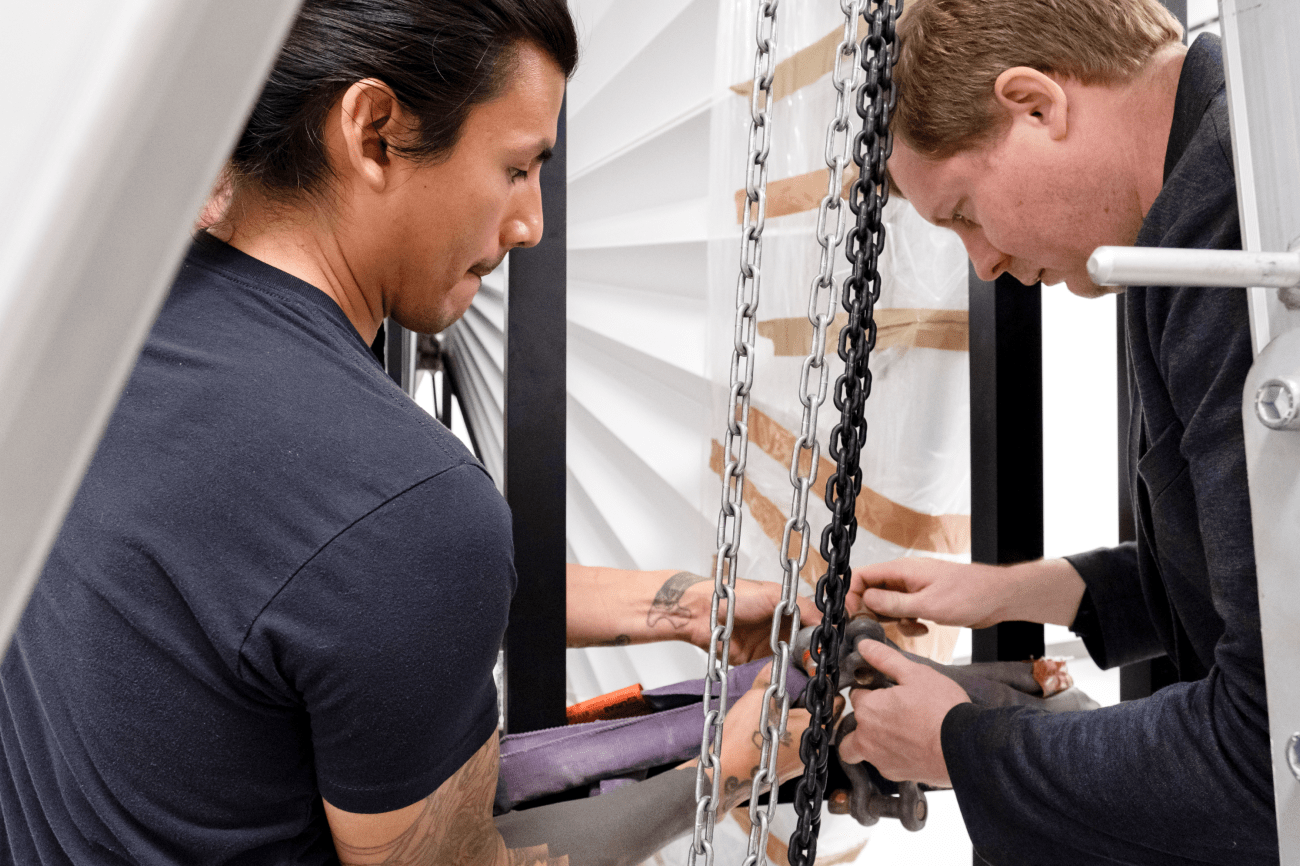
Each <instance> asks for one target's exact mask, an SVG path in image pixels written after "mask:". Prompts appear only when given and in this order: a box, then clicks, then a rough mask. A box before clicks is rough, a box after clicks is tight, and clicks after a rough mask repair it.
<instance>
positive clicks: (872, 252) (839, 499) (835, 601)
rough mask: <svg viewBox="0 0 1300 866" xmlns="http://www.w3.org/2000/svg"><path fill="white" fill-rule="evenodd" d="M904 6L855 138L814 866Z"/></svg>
mask: <svg viewBox="0 0 1300 866" xmlns="http://www.w3.org/2000/svg"><path fill="white" fill-rule="evenodd" d="M902 11H903V0H894V2H888V0H882V2H878V3H876V5H875V8H874V10H873V11H872V15H871V28H870V31H869V32H868V33H867V36H866V38H865V39H863V40H862V67H863V69H865V70H866V73H867V74H866V80H865V81H864V82H863V85H862V88H861V90H859V91H858V104H857V108H858V115H859V116H860V117H861V118H862V131H861V132H860V133H858V136H857V138H856V139H854V143H853V161H854V162H855V163H857V165H858V179H857V180H856V181H854V182H853V187H852V189H851V190H850V191H849V207H850V208H851V209H852V210H853V213H854V214H855V215H856V216H857V222H856V224H855V225H854V227H853V228H852V229H851V230H850V231H849V236H848V243H847V249H846V252H847V255H848V258H849V261H850V262H852V263H853V273H852V275H851V276H850V277H849V278H848V279H847V280H845V281H844V288H843V290H842V295H841V303H842V305H843V307H844V309H845V310H846V311H847V312H848V314H849V320H848V324H846V325H845V326H844V329H843V330H842V331H840V339H839V355H840V358H841V359H842V360H843V361H844V372H843V374H841V375H840V377H839V378H838V379H837V380H836V382H835V406H836V408H838V409H839V410H840V422H839V423H838V424H836V425H835V427H834V429H832V430H831V438H830V449H829V453H830V456H831V457H833V458H834V459H835V466H836V469H835V474H834V475H832V476H831V477H830V478H828V479H827V481H826V505H827V506H828V507H829V508H830V509H831V522H830V524H829V525H828V526H827V527H826V529H825V530H823V531H822V538H821V552H822V556H823V557H824V558H825V559H826V563H827V569H826V574H825V575H824V576H823V577H822V578H821V580H819V581H818V582H817V596H816V600H817V608H818V609H819V610H820V611H822V614H823V618H822V622H821V624H820V625H818V626H817V628H816V629H814V630H813V633H812V659H813V661H814V662H816V664H817V672H816V674H815V675H814V676H813V678H812V681H811V682H809V683H808V685H807V687H806V688H805V690H804V703H805V705H806V706H807V708H808V711H809V712H810V713H811V715H812V723H811V724H810V725H809V726H808V729H807V730H806V731H804V735H803V739H802V740H801V741H800V743H799V757H800V758H801V759H802V760H803V764H804V773H803V778H802V779H800V781H799V783H798V786H797V787H796V788H795V795H794V804H795V812H796V813H797V814H798V816H799V822H798V826H797V827H796V828H795V831H794V832H793V833H792V834H791V835H790V849H789V854H790V858H789V859H790V864H791V866H812V864H813V862H814V861H815V860H816V858H817V833H818V831H819V830H820V829H821V810H822V798H823V797H824V795H825V793H826V772H827V762H828V761H829V759H830V750H831V742H832V737H833V734H834V731H833V730H832V726H833V724H834V721H835V720H834V705H835V696H836V693H837V692H838V689H837V688H836V683H838V681H839V659H840V644H841V642H842V640H843V637H844V597H845V595H846V594H847V593H848V589H849V581H850V579H851V573H850V568H849V552H850V550H851V549H852V547H853V541H854V538H855V537H856V536H857V532H858V520H857V515H856V512H855V510H854V509H855V508H856V506H857V498H858V493H859V491H861V489H862V469H861V466H860V465H859V463H860V458H861V454H862V445H863V442H864V441H865V440H866V436H867V422H866V417H865V410H866V402H867V397H869V396H870V395H871V370H870V369H869V368H868V361H869V360H870V357H871V350H872V349H873V348H874V347H875V345H876V322H875V317H874V313H875V305H876V302H877V301H878V300H880V270H879V263H880V254H881V252H882V251H883V250H884V248H885V227H884V224H883V223H882V222H881V211H882V210H883V209H884V207H885V202H886V201H888V199H889V184H888V182H887V180H886V175H885V161H886V160H887V159H888V158H889V154H890V152H891V151H892V149H893V139H892V137H891V136H890V132H889V118H890V115H891V114H892V113H893V110H894V104H895V103H896V102H897V99H898V90H897V86H896V85H895V84H894V64H895V63H896V62H897V60H898V42H897V36H896V33H895V29H894V28H895V24H896V22H897V21H898V15H899V13H901V12H902Z"/></svg>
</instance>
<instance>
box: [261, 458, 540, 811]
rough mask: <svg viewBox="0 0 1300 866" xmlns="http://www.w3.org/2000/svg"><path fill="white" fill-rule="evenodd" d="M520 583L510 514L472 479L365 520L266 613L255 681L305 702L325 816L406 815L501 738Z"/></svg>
mask: <svg viewBox="0 0 1300 866" xmlns="http://www.w3.org/2000/svg"><path fill="white" fill-rule="evenodd" d="M514 583H515V575H514V566H513V546H512V541H511V532H510V515H509V511H508V509H507V507H506V505H505V502H504V501H503V500H502V499H501V497H500V496H499V495H498V494H497V492H496V490H495V489H494V488H493V486H492V483H491V481H490V480H489V479H488V478H487V476H486V475H485V474H484V473H483V471H482V469H481V468H479V467H477V466H469V465H462V466H458V467H455V468H452V469H449V470H447V471H445V472H442V473H441V474H439V475H436V476H434V477H432V478H429V479H427V480H425V481H423V482H422V483H420V484H417V485H415V486H414V487H412V488H410V489H409V490H407V491H405V492H404V493H402V494H400V495H398V496H396V497H394V498H393V499H390V500H389V501H387V502H385V503H384V504H383V505H381V506H380V507H379V508H377V509H375V510H374V511H372V512H371V513H370V514H368V515H366V516H365V517H363V518H362V519H360V520H358V521H357V522H356V523H354V524H353V525H352V526H350V527H349V528H348V529H347V530H345V531H344V532H342V533H341V534H340V535H338V536H337V537H336V538H334V539H333V540H332V541H331V542H330V543H329V544H328V545H327V546H326V547H325V548H324V549H322V550H321V551H320V552H319V553H318V554H317V555H316V556H315V557H314V558H313V559H312V560H311V561H310V562H308V563H307V564H306V565H305V566H304V567H303V568H302V569H301V570H299V572H298V573H297V574H296V575H295V576H294V577H293V579H292V580H291V581H289V583H288V584H287V585H286V586H285V587H284V589H282V590H281V591H280V593H279V594H278V595H277V596H276V598H275V599H274V601H272V602H271V604H270V605H268V607H267V609H266V610H265V611H264V612H263V613H262V615H261V616H260V617H259V618H258V620H257V623H256V624H255V626H254V629H253V631H252V633H251V634H250V636H249V639H248V640H247V641H246V642H245V647H244V652H243V658H244V659H246V660H247V661H246V662H245V673H246V676H248V677H250V678H253V679H256V678H258V677H265V678H272V679H279V680H280V681H281V682H282V683H283V685H284V686H285V687H287V689H286V690H288V691H290V692H292V693H295V694H298V695H300V696H301V700H302V703H303V706H304V707H305V709H306V710H307V713H308V715H309V717H310V725H311V732H310V736H311V744H312V752H313V754H312V755H311V756H310V759H311V760H313V761H314V762H315V767H316V774H317V780H318V784H319V787H320V791H321V794H322V796H323V797H324V798H325V799H326V800H327V801H328V802H329V803H331V804H333V805H334V806H337V807H339V808H340V809H344V810H346V811H349V812H361V813H378V812H386V811H391V810H394V809H399V808H402V807H404V806H408V805H410V804H411V803H414V802H416V801H418V800H421V799H423V798H425V797H427V796H428V795H429V794H431V793H433V791H434V790H436V789H437V788H438V786H439V785H441V784H442V783H443V782H444V781H445V780H446V779H447V778H449V777H450V776H451V775H452V774H453V773H455V772H456V770H457V769H459V768H460V766H461V765H462V764H464V763H465V761H466V760H468V759H469V757H470V756H471V755H473V754H474V752H476V751H477V750H478V749H479V747H480V746H482V745H483V743H484V742H486V741H487V739H488V737H490V736H492V735H493V733H494V732H495V731H496V727H497V695H496V687H495V684H494V682H493V679H492V668H493V665H494V664H495V662H496V657H497V651H498V649H499V648H500V646H501V638H502V635H503V634H504V631H505V625H506V619H507V613H508V610H509V603H510V597H511V595H512V593H513V591H514Z"/></svg>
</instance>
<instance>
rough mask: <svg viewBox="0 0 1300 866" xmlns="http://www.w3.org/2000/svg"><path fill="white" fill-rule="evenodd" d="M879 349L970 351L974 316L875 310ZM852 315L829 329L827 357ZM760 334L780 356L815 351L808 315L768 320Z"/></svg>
mask: <svg viewBox="0 0 1300 866" xmlns="http://www.w3.org/2000/svg"><path fill="white" fill-rule="evenodd" d="M875 319H876V349H878V350H879V349H889V348H893V347H903V348H919V349H946V350H948V351H952V352H968V351H970V314H969V313H968V312H967V311H965V310H933V309H879V310H876V311H875ZM848 320H849V316H848V313H839V314H838V315H836V316H835V321H834V322H832V323H831V326H830V327H829V328H827V330H826V348H825V352H826V353H827V354H834V352H835V350H836V346H837V345H838V344H839V338H840V331H841V330H842V329H843V328H844V326H845V325H846V324H848ZM758 334H759V336H761V337H766V338H767V339H769V340H771V341H772V345H773V348H774V350H775V353H776V356H777V357H779V358H780V357H799V358H801V357H803V356H805V355H807V354H808V352H809V351H810V350H811V349H812V338H813V326H812V323H811V322H809V321H808V317H807V316H791V317H790V318H785V319H768V320H767V321H763V322H759V323H758Z"/></svg>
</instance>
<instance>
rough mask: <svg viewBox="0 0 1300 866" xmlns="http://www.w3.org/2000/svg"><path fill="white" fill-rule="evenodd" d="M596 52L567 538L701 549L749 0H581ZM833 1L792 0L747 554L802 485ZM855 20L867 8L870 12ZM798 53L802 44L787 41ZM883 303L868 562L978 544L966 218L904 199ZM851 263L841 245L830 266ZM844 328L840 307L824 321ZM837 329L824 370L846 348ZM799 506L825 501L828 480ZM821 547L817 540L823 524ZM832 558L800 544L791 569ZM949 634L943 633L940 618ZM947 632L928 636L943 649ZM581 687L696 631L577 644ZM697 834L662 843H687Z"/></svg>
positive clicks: (690, 660) (629, 679) (834, 829)
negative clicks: (973, 526)
mask: <svg viewBox="0 0 1300 866" xmlns="http://www.w3.org/2000/svg"><path fill="white" fill-rule="evenodd" d="M570 5H571V7H572V8H573V10H574V13H575V17H576V18H577V19H578V24H579V28H580V31H581V32H582V33H583V37H584V58H583V64H582V65H581V66H580V68H579V72H578V75H577V77H576V78H575V80H574V81H573V83H572V85H571V87H570V90H569V112H570V113H569V118H570V127H569V140H570V142H571V144H570V148H571V150H570V175H569V181H570V184H569V215H570V224H569V238H570V250H569V252H570V259H569V274H570V285H569V311H570V312H569V317H570V327H569V340H570V349H569V390H570V403H569V446H568V447H569V470H570V475H569V506H568V535H569V547H570V552H571V558H572V559H573V560H575V561H580V562H583V563H586V564H591V565H609V566H621V567H625V568H686V569H691V570H695V571H697V572H700V573H703V574H707V573H711V568H712V562H713V556H714V539H715V534H716V530H715V527H716V520H717V513H718V507H719V494H720V489H721V488H720V478H719V475H718V471H717V470H718V469H719V468H720V460H719V457H720V444H719V443H720V442H721V440H722V432H723V419H724V417H725V410H726V402H727V401H726V398H727V375H728V370H729V358H730V346H731V335H732V329H733V324H732V323H733V316H734V303H735V282H736V275H737V270H738V255H739V235H740V227H739V224H738V213H737V203H736V193H737V190H739V189H740V187H741V186H742V184H743V179H744V162H745V159H746V136H747V129H748V105H749V100H748V90H747V81H748V79H749V78H750V76H751V75H752V69H753V56H752V50H753V48H752V47H753V21H754V2H753V0H665V2H663V3H656V4H645V3H634V2H625V0H573V2H571V4H570ZM842 25H843V18H842V15H841V13H840V11H839V5H838V4H837V3H826V2H820V0H819V2H813V0H783V2H782V4H781V7H780V23H779V32H778V40H779V47H778V59H779V60H781V61H786V62H784V63H783V64H782V66H781V67H780V68H779V69H778V81H777V90H778V101H777V102H776V103H775V106H774V110H773V120H774V138H773V146H772V153H771V156H770V157H769V167H770V184H771V185H770V187H769V214H770V216H769V220H768V227H767V234H766V240H765V250H764V264H765V274H764V285H763V296H762V299H761V305H760V312H759V333H760V337H759V340H758V346H757V352H758V356H759V357H758V363H757V370H756V376H755V385H754V395H755V396H754V402H753V416H752V424H751V438H752V443H751V448H750V458H749V472H748V480H747V484H746V488H747V489H746V512H745V520H744V523H745V526H744V529H745V533H744V539H743V542H742V552H741V562H740V569H741V570H740V574H741V575H742V576H744V577H749V578H755V579H765V580H779V579H780V577H781V566H780V561H779V559H778V556H777V546H778V543H779V539H780V533H781V529H782V526H783V524H784V521H785V518H786V516H787V513H788V509H789V505H790V496H791V488H790V483H789V480H788V467H789V459H790V448H791V445H792V442H793V439H794V434H793V433H792V432H791V431H797V430H798V427H799V419H800V411H801V406H800V404H799V401H798V396H797V385H798V377H799V370H800V366H801V364H802V361H803V357H804V356H805V354H806V353H807V351H808V347H809V343H810V342H811V334H812V328H811V325H810V324H809V323H808V320H807V307H808V291H809V286H810V285H811V282H812V280H813V277H814V275H815V274H816V272H817V264H818V258H819V254H820V247H819V246H818V245H817V243H816V240H815V239H814V227H815V224H816V217H817V213H816V208H817V205H818V204H819V203H820V201H821V198H822V196H823V195H824V194H825V190H826V165H825V161H824V144H825V134H826V125H827V122H828V121H829V119H830V117H831V113H832V109H833V107H834V96H835V94H834V90H833V88H832V87H831V84H830V76H829V74H828V73H829V66H826V61H827V59H828V58H829V60H830V61H832V62H833V59H834V50H835V46H836V45H837V44H838V43H839V40H840V35H841V31H842ZM865 32H866V31H865V27H864V28H863V29H862V33H863V35H865ZM792 58H793V59H792ZM885 217H886V222H887V225H888V235H887V238H888V240H887V244H888V247H887V252H886V254H885V256H884V260H883V264H882V272H883V285H882V297H881V300H880V304H879V306H878V312H877V322H878V324H879V326H880V336H879V341H878V349H877V352H876V353H875V355H874V357H873V359H872V369H873V371H874V374H875V382H874V388H873V393H872V396H871V399H870V400H869V401H868V408H867V417H868V423H869V429H870V432H869V434H868V441H867V447H866V450H865V451H864V454H863V472H864V487H865V490H864V494H863V496H862V497H861V502H862V503H863V504H862V507H860V509H859V522H860V526H861V527H862V528H860V530H859V532H858V536H857V544H856V546H855V549H854V553H853V563H854V564H855V565H860V564H865V563H869V562H877V561H882V560H887V559H892V558H895V557H898V556H903V555H912V554H923V555H934V556H942V557H946V558H950V559H955V560H964V559H967V558H968V555H969V547H970V517H969V514H970V503H969V483H970V482H969V479H970V468H969V439H968V428H969V423H968V404H969V398H968V381H967V380H968V373H967V359H968V355H967V352H966V346H967V335H966V324H967V314H966V258H965V255H964V253H963V251H962V249H961V246H960V243H959V242H958V240H957V239H956V237H955V236H953V235H951V234H950V233H946V232H942V231H940V230H937V229H934V228H933V227H931V226H929V225H928V224H926V223H925V222H924V221H922V220H921V219H920V218H919V217H918V216H917V215H916V214H915V212H914V211H913V210H912V209H911V207H910V206H909V205H907V204H906V203H904V202H891V203H890V205H889V206H888V208H887V210H886V213H885ZM847 272H848V262H847V260H846V259H845V258H844V257H843V254H842V253H840V254H837V258H836V277H837V279H842V278H843V277H844V276H845V275H846V274H847ZM835 330H837V329H835ZM833 340H834V337H833V335H832V339H831V340H829V341H828V343H829V344H830V345H831V353H830V357H829V358H828V364H829V365H830V368H831V376H832V384H833V381H834V377H835V376H836V375H838V373H839V371H840V370H841V369H842V364H841V362H840V361H839V359H838V358H837V357H836V356H835V351H834V341H833ZM837 415H838V413H837V412H836V411H835V409H834V407H833V406H832V405H831V404H830V402H829V401H828V402H827V405H826V406H825V407H824V408H823V410H822V413H821V417H822V423H821V435H820V440H821V442H822V453H823V463H822V471H821V472H820V473H819V476H818V482H817V485H816V486H815V488H814V495H813V496H812V497H811V498H810V505H809V521H810V524H811V525H812V526H813V527H814V532H816V533H817V534H818V535H819V534H820V528H821V526H823V525H824V524H825V522H826V520H827V519H828V515H829V512H828V509H827V508H826V506H825V505H824V504H823V503H822V502H821V500H820V497H821V494H822V489H823V488H824V481H825V477H826V472H825V467H826V465H827V462H826V460H825V454H826V441H827V437H828V433H829V431H830V429H831V426H832V424H833V423H834V422H835V420H836V417H837ZM813 547H814V549H815V547H816V543H815V540H814V545H813ZM821 570H823V566H822V564H821V562H820V558H819V557H816V556H813V557H810V565H809V567H808V568H807V569H805V572H804V577H805V580H804V581H803V586H802V588H801V589H802V591H803V592H805V594H809V593H811V589H812V585H813V583H814V582H815V580H816V578H817V577H818V576H819V574H820V572H821ZM936 634H939V633H938V632H936ZM953 639H954V634H953V633H952V632H947V633H945V634H943V639H942V640H932V641H930V642H929V644H928V645H921V646H916V647H915V649H917V650H918V651H922V652H929V653H931V654H933V655H936V656H938V657H944V656H947V655H949V654H950V653H951V650H952V642H953ZM568 667H569V689H570V700H584V699H586V698H589V697H592V696H594V695H596V694H600V693H603V692H606V691H612V690H614V689H616V688H620V687H623V686H626V685H628V684H629V683H633V682H641V683H643V684H644V685H645V686H646V687H647V688H652V687H655V686H658V685H663V684H665V683H668V682H673V681H675V680H681V679H691V678H696V677H699V676H700V675H701V672H702V670H703V654H702V653H700V652H699V651H698V650H695V649H694V648H691V647H686V646H684V645H681V644H660V645H650V646H643V647H620V648H603V649H593V650H570V651H569V660H568ZM742 813H743V810H742ZM742 813H737V814H736V815H733V816H728V817H726V818H725V819H724V820H723V821H722V822H720V824H719V827H718V830H717V836H716V839H715V844H716V846H717V848H718V862H719V863H727V862H731V861H733V860H734V861H736V862H739V860H740V859H741V856H742V855H743V852H744V848H745V842H746V839H747V836H748V832H749V828H748V827H747V826H744V824H745V821H744V816H743V814H742ZM823 820H824V824H823V828H822V837H821V838H822V842H821V847H820V849H819V862H829V863H833V862H848V861H850V860H852V859H855V858H856V857H857V855H858V853H859V852H861V851H863V849H864V846H865V845H866V840H867V836H868V831H867V830H865V829H864V828H861V827H860V826H858V825H857V823H856V822H854V821H853V820H852V819H847V818H840V817H835V816H829V815H827V816H824V818H823ZM792 829H793V813H792V811H791V810H790V809H789V807H782V809H781V810H779V815H778V820H777V823H776V825H775V826H774V827H773V833H772V839H771V840H770V844H769V846H768V849H769V857H770V858H771V859H772V861H773V862H775V863H781V862H784V861H785V844H786V842H785V840H786V839H787V838H788V836H789V833H790V831H791V830H792ZM685 844H686V843H685V842H681V843H678V844H677V845H675V846H672V847H670V848H669V849H666V850H665V851H664V852H663V853H661V854H660V855H659V858H658V859H659V860H660V861H662V862H664V863H675V862H680V861H681V860H682V858H683V855H684V851H685V847H684V846H685Z"/></svg>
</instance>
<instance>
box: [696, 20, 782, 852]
mask: <svg viewBox="0 0 1300 866" xmlns="http://www.w3.org/2000/svg"><path fill="white" fill-rule="evenodd" d="M778 2H779V0H762V2H760V3H759V5H758V9H757V14H756V16H755V19H756V21H755V28H754V30H755V41H756V43H757V51H756V52H755V55H754V87H753V90H752V91H751V94H750V103H749V116H750V125H749V161H748V163H747V164H746V168H745V213H744V216H743V220H742V231H741V238H740V276H739V278H738V279H737V281H736V328H735V334H734V339H733V351H732V355H731V395H730V402H729V404H728V409H727V432H726V437H725V444H724V447H723V459H724V465H723V471H722V507H721V509H720V510H719V512H718V551H717V559H716V561H715V562H714V568H713V603H712V606H711V608H710V610H709V629H710V634H711V640H710V641H709V660H708V667H707V669H706V671H705V676H704V731H703V734H702V736H701V739H700V763H699V767H698V768H697V773H696V777H695V801H696V805H695V836H694V839H693V841H692V844H691V851H690V857H689V861H688V862H689V863H690V864H691V866H695V864H696V863H697V861H698V859H699V858H700V857H703V858H704V866H713V827H714V824H715V823H716V822H717V817H718V806H719V805H720V797H719V792H720V787H721V782H722V780H721V778H720V777H721V774H722V727H723V723H724V722H725V721H726V717H727V670H728V667H729V659H730V655H731V632H732V626H733V625H734V623H735V615H736V565H737V558H738V554H739V553H740V530H741V516H742V513H743V511H742V503H743V501H744V493H745V459H746V455H747V453H748V450H749V391H750V388H751V387H752V386H753V383H754V342H755V340H754V336H755V332H756V323H755V314H756V313H757V311H758V299H759V290H760V286H761V282H762V262H763V229H764V226H765V224H766V222H767V156H768V152H769V151H770V150H771V148H772V114H771V109H772V79H773V78H774V77H775V74H776V10H777V5H778ZM724 600H725V602H726V621H725V623H724V624H719V622H718V613H719V608H720V607H721V606H722V603H723V601H724ZM715 687H716V688H717V689H718V695H717V698H716V699H715V697H714V688H715ZM710 776H712V778H710Z"/></svg>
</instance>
